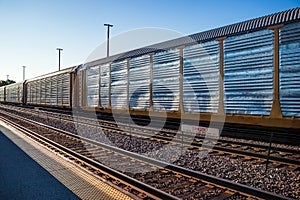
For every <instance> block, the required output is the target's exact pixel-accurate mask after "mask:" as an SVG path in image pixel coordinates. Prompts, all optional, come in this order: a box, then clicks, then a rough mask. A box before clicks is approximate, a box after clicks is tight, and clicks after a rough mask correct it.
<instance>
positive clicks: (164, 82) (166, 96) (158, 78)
mask: <svg viewBox="0 0 300 200" xmlns="http://www.w3.org/2000/svg"><path fill="white" fill-rule="evenodd" d="M179 66H180V53H179V49H171V50H167V51H163V52H157V53H155V54H154V56H153V70H152V77H153V90H152V92H153V109H154V110H156V111H162V110H166V111H178V109H179Z"/></svg>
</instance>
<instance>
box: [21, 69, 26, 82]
mask: <svg viewBox="0 0 300 200" xmlns="http://www.w3.org/2000/svg"><path fill="white" fill-rule="evenodd" d="M22 67H23V81H25V68H26V66H22Z"/></svg>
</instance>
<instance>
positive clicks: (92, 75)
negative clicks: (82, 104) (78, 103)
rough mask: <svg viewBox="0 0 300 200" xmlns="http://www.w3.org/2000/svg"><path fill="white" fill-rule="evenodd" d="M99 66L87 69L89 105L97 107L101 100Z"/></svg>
mask: <svg viewBox="0 0 300 200" xmlns="http://www.w3.org/2000/svg"><path fill="white" fill-rule="evenodd" d="M99 70H100V69H99V66H93V67H89V68H87V70H86V82H87V83H86V87H87V106H89V107H97V106H98V102H99Z"/></svg>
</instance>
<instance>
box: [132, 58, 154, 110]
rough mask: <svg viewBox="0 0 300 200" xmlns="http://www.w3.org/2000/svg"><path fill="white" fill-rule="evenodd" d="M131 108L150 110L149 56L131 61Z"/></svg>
mask: <svg viewBox="0 0 300 200" xmlns="http://www.w3.org/2000/svg"><path fill="white" fill-rule="evenodd" d="M129 73H130V76H129V78H130V84H129V97H130V108H133V109H148V108H149V98H150V57H149V55H145V56H140V57H136V58H132V59H130V72H129Z"/></svg>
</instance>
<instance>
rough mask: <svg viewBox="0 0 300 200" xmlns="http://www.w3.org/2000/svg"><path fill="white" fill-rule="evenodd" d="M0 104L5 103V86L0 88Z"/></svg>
mask: <svg viewBox="0 0 300 200" xmlns="http://www.w3.org/2000/svg"><path fill="white" fill-rule="evenodd" d="M0 102H2V103H3V102H5V86H1V87H0Z"/></svg>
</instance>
